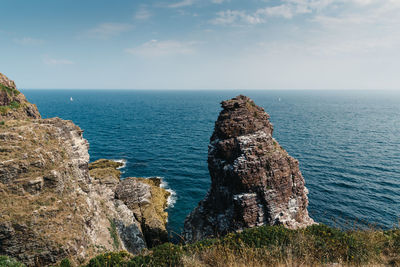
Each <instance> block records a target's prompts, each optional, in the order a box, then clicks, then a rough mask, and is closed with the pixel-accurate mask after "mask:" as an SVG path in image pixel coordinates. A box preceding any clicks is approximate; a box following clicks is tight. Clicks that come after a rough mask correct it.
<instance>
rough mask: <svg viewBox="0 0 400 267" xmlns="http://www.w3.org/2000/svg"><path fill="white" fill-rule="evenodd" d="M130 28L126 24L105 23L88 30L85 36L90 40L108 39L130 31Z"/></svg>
mask: <svg viewBox="0 0 400 267" xmlns="http://www.w3.org/2000/svg"><path fill="white" fill-rule="evenodd" d="M132 28H133V25H131V24H127V23H113V22H107V23H102V24H100V25H98V26H97V27H95V28H93V29H91V30H89V31H88V32H87V34H86V35H87V36H88V37H92V38H100V39H108V38H110V37H113V36H117V35H120V34H121V33H123V32H127V31H130V30H131V29H132Z"/></svg>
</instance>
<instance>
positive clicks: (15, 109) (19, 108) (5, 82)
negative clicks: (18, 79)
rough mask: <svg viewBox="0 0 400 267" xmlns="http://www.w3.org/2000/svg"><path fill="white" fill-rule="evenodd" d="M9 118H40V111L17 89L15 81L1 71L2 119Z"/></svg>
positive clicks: (0, 108)
mask: <svg viewBox="0 0 400 267" xmlns="http://www.w3.org/2000/svg"><path fill="white" fill-rule="evenodd" d="M8 119H18V120H24V119H40V113H39V111H38V109H37V107H36V105H34V104H31V103H29V102H28V101H27V100H26V98H25V96H24V95H23V94H22V93H21V92H20V91H18V90H17V87H16V86H15V83H14V81H12V80H10V79H8V78H7V77H6V76H5V75H3V74H2V73H0V121H4V120H8Z"/></svg>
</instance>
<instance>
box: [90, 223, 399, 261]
mask: <svg viewBox="0 0 400 267" xmlns="http://www.w3.org/2000/svg"><path fill="white" fill-rule="evenodd" d="M121 253H122V254H121ZM121 253H107V254H103V255H99V256H97V257H96V258H94V259H92V260H91V261H90V263H89V264H88V265H87V267H100V266H292V265H294V266H297V265H303V266H304V265H306V266H310V265H311V266H312V265H314V266H318V265H324V264H326V265H329V264H334V263H337V264H338V266H341V265H345V266H360V265H380V264H381V265H391V266H400V254H399V253H400V230H399V229H395V230H390V231H379V230H359V231H341V230H338V229H335V228H331V227H328V226H325V225H314V226H310V227H308V228H307V229H300V230H289V229H286V228H284V227H282V226H272V227H271V226H264V227H259V228H253V229H247V230H245V231H243V232H242V233H232V234H228V235H227V236H225V237H223V238H220V239H207V240H204V241H201V242H197V243H195V244H191V245H173V244H170V243H167V244H163V245H161V246H158V247H155V248H153V249H152V251H151V252H150V253H146V254H144V255H139V256H136V257H129V255H127V254H126V253H124V252H121ZM116 259H120V261H116Z"/></svg>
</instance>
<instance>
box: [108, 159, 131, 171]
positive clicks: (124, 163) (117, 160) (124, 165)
mask: <svg viewBox="0 0 400 267" xmlns="http://www.w3.org/2000/svg"><path fill="white" fill-rule="evenodd" d="M112 161H114V162H118V163H122V166H120V167H118V168H117V170H120V169H124V168H125V167H126V163H127V162H128V161H127V160H126V159H112ZM121 172H122V173H125V171H121Z"/></svg>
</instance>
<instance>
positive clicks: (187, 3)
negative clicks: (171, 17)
mask: <svg viewBox="0 0 400 267" xmlns="http://www.w3.org/2000/svg"><path fill="white" fill-rule="evenodd" d="M194 2H195V0H182V1H180V2H176V3H173V4H169V5H168V7H170V8H180V7H186V6H191V5H193V4H194Z"/></svg>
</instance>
